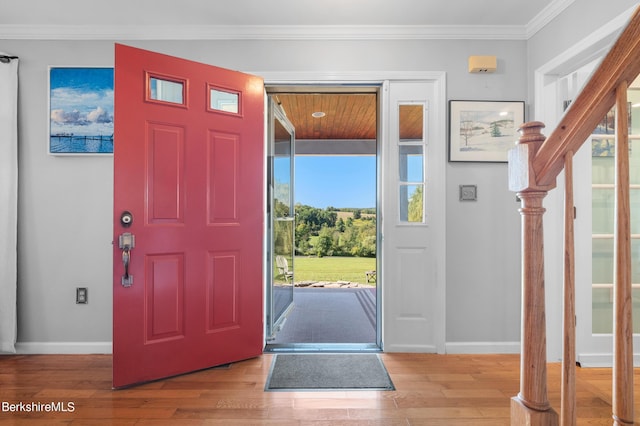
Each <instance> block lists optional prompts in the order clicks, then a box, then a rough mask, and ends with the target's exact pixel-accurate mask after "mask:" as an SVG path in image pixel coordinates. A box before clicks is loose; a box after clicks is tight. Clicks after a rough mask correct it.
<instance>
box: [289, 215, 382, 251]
mask: <svg viewBox="0 0 640 426" xmlns="http://www.w3.org/2000/svg"><path fill="white" fill-rule="evenodd" d="M339 212H348V213H351V214H350V215H339V214H338V213H339ZM295 214H296V228H295V247H296V254H297V255H303V256H310V255H315V256H318V257H323V256H360V257H375V256H376V235H377V231H376V210H375V208H368V209H358V208H335V207H327V208H326V209H319V208H316V207H311V206H307V205H304V204H296V205H295ZM341 216H345V218H344V219H343V217H341Z"/></svg>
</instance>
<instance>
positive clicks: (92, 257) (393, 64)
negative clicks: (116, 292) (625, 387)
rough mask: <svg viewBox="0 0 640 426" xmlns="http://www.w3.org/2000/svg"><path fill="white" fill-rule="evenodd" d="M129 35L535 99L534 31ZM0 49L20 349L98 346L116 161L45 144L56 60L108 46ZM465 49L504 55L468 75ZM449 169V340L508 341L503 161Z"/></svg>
mask: <svg viewBox="0 0 640 426" xmlns="http://www.w3.org/2000/svg"><path fill="white" fill-rule="evenodd" d="M128 44H131V45H134V46H137V47H141V48H145V49H151V50H156V51H159V52H162V53H166V54H170V55H176V56H182V57H185V58H187V59H191V60H197V61H201V62H206V63H210V64H214V65H218V66H222V67H227V68H231V69H237V70H241V71H251V70H264V71H309V70H313V71H335V72H339V71H382V70H393V71H398V70H402V71H422V70H424V71H445V72H446V73H447V85H448V87H447V96H448V98H449V99H457V100H470V99H486V100H524V101H527V90H528V79H527V57H526V42H525V41H470V40H451V41H435V40H406V41H402V40H393V41H373V40H371V41H366V40H360V41H324V42H321V41H250V40H244V41H169V42H167V41H162V42H159V41H158V42H149V41H145V42H141V41H136V42H131V43H128ZM0 50H3V51H6V52H9V53H11V54H13V55H18V56H20V89H19V90H20V92H19V94H20V106H19V114H20V118H19V132H20V189H19V217H20V221H19V256H20V257H19V293H18V303H19V323H18V342H19V344H20V345H21V347H22V348H23V350H32V351H40V350H42V348H44V347H46V346H47V345H51V346H52V348H51V351H54V352H55V351H56V350H60V348H62V347H63V346H65V345H58V343H64V342H76V343H77V344H78V348H77V350H78V351H87V350H88V351H91V347H92V346H91V344H92V343H94V342H107V345H108V342H110V340H111V320H112V313H111V308H112V298H111V285H112V284H111V282H112V281H111V273H112V272H111V250H112V245H111V238H112V237H111V229H112V224H111V222H112V219H111V218H112V195H113V194H112V179H113V176H112V158H111V157H82V158H77V157H56V156H49V155H48V154H47V136H48V134H47V127H48V110H47V67H48V66H68V65H72V66H112V65H113V43H111V42H106V41H34V40H0ZM470 55H496V56H497V57H498V72H497V73H495V74H489V75H477V74H469V73H468V72H467V58H468V56H470ZM441 107H442V108H446V105H441ZM443 116H445V115H443ZM116 143H117V141H116ZM438 143H442V144H446V143H447V141H446V140H442V141H438ZM441 161H446V159H445V158H442V159H441ZM446 174H447V176H446V178H447V187H446V191H447V204H446V208H447V227H446V234H447V238H446V239H447V248H446V256H447V284H446V285H447V289H446V295H447V306H446V312H447V328H446V340H447V342H451V343H452V345H451V346H450V347H449V350H451V351H465V350H467V351H468V350H473V348H474V347H476V346H478V345H476V342H485V343H486V342H489V343H491V344H494V345H496V348H497V349H496V350H497V351H501V350H502V349H503V348H505V347H506V348H512V347H513V345H514V342H517V341H518V340H519V334H520V330H519V321H520V318H519V315H520V314H519V313H520V308H519V304H520V275H519V270H520V264H519V262H520V258H519V241H520V235H519V214H518V212H517V209H518V204H517V203H516V202H515V195H514V194H513V193H511V192H509V191H508V189H507V166H506V164H467V163H448V164H447V167H446ZM460 184H476V185H478V201H477V202H465V203H463V202H459V201H458V185H460ZM75 287H88V288H89V304H88V305H76V304H75ZM43 343H44V344H45V345H43ZM20 345H19V347H20ZM85 346H86V347H85ZM480 346H486V345H484V344H482V345H480ZM87 347H88V348H89V349H87ZM103 347H107V346H103ZM476 349H477V348H476ZM516 350H517V348H516Z"/></svg>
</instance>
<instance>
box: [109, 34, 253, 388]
mask: <svg viewBox="0 0 640 426" xmlns="http://www.w3.org/2000/svg"><path fill="white" fill-rule="evenodd" d="M263 87H264V85H263V81H262V79H261V78H259V77H255V76H251V75H247V74H243V73H239V72H235V71H230V70H225V69H221V68H217V67H213V66H210V65H204V64H201V63H196V62H191V61H187V60H183V59H179V58H175V57H170V56H166V55H161V54H158V53H153V52H149V51H145V50H140V49H136V48H132V47H128V46H123V45H116V52H115V136H114V142H115V143H114V256H113V268H114V282H113V386H114V387H122V386H126V385H131V384H135V383H141V382H146V381H150V380H154V379H159V378H163V377H169V376H173V375H176V374H181V373H185V372H190V371H195V370H199V369H203V368H207V367H211V366H215V365H220V364H226V363H229V362H233V361H238V360H242V359H246V358H250V357H254V356H257V355H259V354H260V353H261V352H262V348H263V322H262V321H263V312H262V309H263V306H262V294H263V282H262V247H263V217H264V214H263V204H264V203H263V186H264V183H263V163H264V152H263V149H264V148H263V146H264V140H263V132H264V118H263V116H264V99H263V97H264V95H263V94H264V89H263ZM124 212H129V213H130V214H131V215H130V217H131V219H130V220H128V219H126V218H125V219H124V220H121V217H122V215H123V213H124ZM125 216H126V214H125ZM123 234H125V235H124V237H123V247H124V248H120V244H119V239H120V236H121V235H123ZM128 234H130V235H131V236H133V238H134V239H135V240H134V242H133V244H131V243H130V240H131V238H130V237H129V235H128ZM130 247H131V248H130ZM125 264H127V266H126V267H125Z"/></svg>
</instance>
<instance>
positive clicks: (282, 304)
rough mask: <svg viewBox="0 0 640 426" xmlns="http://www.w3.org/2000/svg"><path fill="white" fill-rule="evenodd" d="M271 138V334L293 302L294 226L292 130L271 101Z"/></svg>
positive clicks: (270, 334) (269, 320) (269, 325)
mask: <svg viewBox="0 0 640 426" xmlns="http://www.w3.org/2000/svg"><path fill="white" fill-rule="evenodd" d="M272 108H273V112H272V119H271V129H270V130H271V133H270V137H271V141H270V144H269V187H270V191H269V194H270V203H269V204H270V218H271V235H270V253H271V255H270V263H271V265H270V269H271V277H270V281H271V285H270V291H269V294H270V300H269V303H270V307H269V308H270V315H269V318H268V330H267V331H268V334H269V336H273V335H274V334H275V333H276V332H277V329H278V323H279V322H280V321H282V319H283V315H284V314H285V313H286V311H287V310H288V309H289V307H290V306H291V304H292V303H293V288H294V287H293V279H294V278H293V266H294V265H293V262H294V230H295V221H294V215H293V144H294V130H293V127H292V126H291V124H290V123H289V122H288V121H287V120H286V117H284V114H283V113H281V111H280V110H278V109H277V106H275V104H274V103H273V102H272Z"/></svg>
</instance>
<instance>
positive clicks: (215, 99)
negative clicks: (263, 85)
mask: <svg viewBox="0 0 640 426" xmlns="http://www.w3.org/2000/svg"><path fill="white" fill-rule="evenodd" d="M209 98H210V101H209V102H210V104H209V107H210V108H211V109H214V110H217V111H225V112H232V113H235V114H237V113H238V110H239V108H238V105H239V96H238V94H237V93H231V92H224V91H222V90H217V89H210V91H209Z"/></svg>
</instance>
